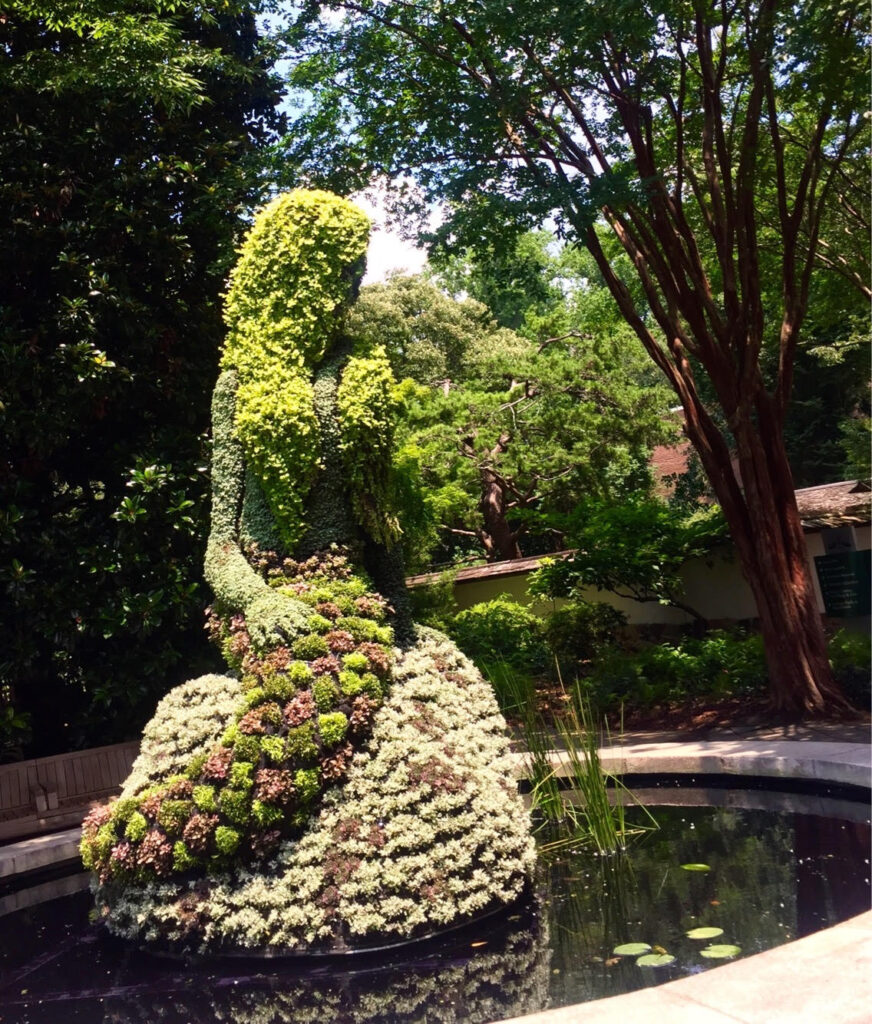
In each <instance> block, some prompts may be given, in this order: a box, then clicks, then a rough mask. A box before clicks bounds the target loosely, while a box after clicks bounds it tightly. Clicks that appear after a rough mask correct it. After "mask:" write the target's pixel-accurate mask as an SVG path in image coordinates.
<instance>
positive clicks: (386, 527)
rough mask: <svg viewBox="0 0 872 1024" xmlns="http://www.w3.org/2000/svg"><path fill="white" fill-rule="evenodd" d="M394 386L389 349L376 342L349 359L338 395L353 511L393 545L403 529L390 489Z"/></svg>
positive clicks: (367, 527) (379, 538) (378, 537)
mask: <svg viewBox="0 0 872 1024" xmlns="http://www.w3.org/2000/svg"><path fill="white" fill-rule="evenodd" d="M395 391H396V381H395V380H394V375H393V373H392V372H391V364H390V362H389V361H388V357H387V353H386V352H385V350H384V348H383V347H382V346H381V345H377V346H376V347H374V348H373V349H372V350H371V351H370V352H369V353H368V355H366V356H353V357H352V358H351V359H349V361H348V365H347V366H346V367H345V372H344V373H343V374H342V380H341V381H340V383H339V389H338V392H337V395H336V405H337V408H338V410H339V421H340V423H341V424H342V440H341V442H340V448H341V450H342V459H343V462H344V464H345V469H346V472H347V474H348V480H349V483H350V486H351V501H352V505H353V507H354V514H355V516H356V517H357V521H358V522H359V523H360V524H361V526H363V527H364V529H365V530H366V531H367V532H368V533H369V534H370V536H371V537H373V538H375V540H377V541H380V542H381V543H383V544H386V545H388V546H389V547H390V546H391V545H392V544H393V542H394V541H396V540H397V538H398V537H399V536H400V533H401V530H400V525H399V522H398V521H397V518H396V515H395V514H394V512H393V509H392V504H393V501H392V494H391V452H392V449H393V441H394V417H395V415H396V411H397V401H396V398H395Z"/></svg>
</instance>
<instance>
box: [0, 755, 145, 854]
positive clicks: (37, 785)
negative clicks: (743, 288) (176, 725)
mask: <svg viewBox="0 0 872 1024" xmlns="http://www.w3.org/2000/svg"><path fill="white" fill-rule="evenodd" d="M138 752H139V743H138V742H131V743H116V744H115V745H114V746H111V747H94V748H93V749H91V750H77V751H75V752H74V753H72V754H57V755H56V756H54V757H41V758H39V759H38V760H35V761H17V762H15V763H14V764H4V765H0V842H2V841H3V840H10V839H16V838H19V837H21V836H25V835H36V834H38V833H40V832H48V831H51V830H52V829H58V828H64V827H65V826H70V825H76V824H78V823H79V822H80V821H81V820H82V818H83V817H84V815H85V813H86V812H87V810H88V808H89V806H90V805H91V804H93V803H95V802H97V801H99V800H105V799H106V798H107V797H110V796H113V795H114V794H115V793H117V792H118V790H119V789H120V788H121V783H122V782H123V781H124V780H125V778H126V777H127V776H128V774H129V773H130V767H131V765H132V764H133V761H134V759H135V757H136V755H137V753H138Z"/></svg>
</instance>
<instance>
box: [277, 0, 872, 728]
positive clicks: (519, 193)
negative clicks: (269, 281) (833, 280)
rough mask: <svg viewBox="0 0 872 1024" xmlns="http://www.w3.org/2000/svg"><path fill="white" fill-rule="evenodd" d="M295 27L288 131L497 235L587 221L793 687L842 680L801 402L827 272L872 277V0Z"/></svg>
mask: <svg viewBox="0 0 872 1024" xmlns="http://www.w3.org/2000/svg"><path fill="white" fill-rule="evenodd" d="M318 12H323V14H319V13H318ZM299 32H300V39H301V40H302V42H303V45H304V48H305V51H306V52H305V57H304V58H303V59H302V60H301V61H300V62H299V63H298V65H297V67H296V69H295V71H294V73H293V76H292V82H293V84H294V85H296V86H297V87H302V88H306V89H309V90H312V91H313V92H314V94H315V99H314V101H313V102H312V103H311V104H310V105H309V106H308V108H307V109H306V111H305V112H304V114H303V116H302V117H301V118H299V119H298V121H297V124H296V129H295V132H294V134H293V135H292V137H291V142H290V147H289V148H290V151H291V152H292V153H294V154H295V156H296V157H298V158H299V159H300V160H302V161H304V162H308V165H309V167H310V168H311V169H312V172H313V173H315V174H319V173H320V174H328V175H329V174H330V172H331V166H333V165H335V164H336V163H337V162H341V163H342V164H344V166H345V168H346V170H344V171H343V174H344V176H345V178H346V180H348V178H349V172H348V170H347V167H348V166H349V165H351V166H353V167H354V168H355V170H356V171H357V172H358V173H359V174H360V176H361V177H367V176H369V175H371V174H372V173H374V172H378V173H381V174H385V175H387V176H389V177H390V176H401V175H404V176H406V177H408V176H409V174H413V175H414V178H415V180H416V182H417V183H418V184H419V186H420V188H421V190H422V194H423V196H424V197H425V198H429V199H440V200H442V201H444V202H447V203H448V204H449V212H450V215H449V217H448V219H447V221H446V223H445V224H444V225H443V227H442V229H440V236H441V238H442V239H443V241H446V242H448V243H453V244H457V243H465V244H469V245H472V244H480V242H481V241H487V242H489V243H492V244H493V245H495V246H499V245H500V244H501V239H504V238H506V237H507V234H508V232H507V225H512V226H514V227H515V228H518V227H519V226H523V227H529V226H535V225H539V224H542V223H544V222H545V221H546V219H550V222H551V223H552V224H553V225H554V226H555V229H556V231H557V233H558V234H559V235H560V236H562V237H564V238H567V239H569V240H571V241H574V242H577V243H579V244H582V245H584V246H585V247H587V249H588V250H589V251H590V253H591V255H592V256H593V258H594V260H595V261H596V265H597V267H598V269H599V271H600V273H601V274H602V277H603V280H604V281H605V283H606V286H607V287H608V289H609V291H610V292H611V294H612V296H613V298H614V300H615V301H616V303H617V305H618V307H619V309H620V311H621V315H622V316H623V318H624V319H625V320H626V322H627V323H628V324H629V325H630V326H631V327H632V329H633V331H634V332H635V334H636V335H637V337H638V338H639V340H640V341H641V342H642V344H643V345H644V347H645V349H646V351H647V352H648V355H649V356H650V358H651V359H652V360H653V361H654V363H655V364H656V365H657V366H658V367H659V369H660V370H661V372H662V373H663V374H664V375H665V377H666V379H667V380H668V381H669V383H670V385H671V386H672V388H673V389H674V391H675V393H676V395H677V396H678V398H679V400H680V402H681V405H682V407H683V410H684V416H685V429H686V431H687V434H688V436H689V438H690V440H691V441H692V443H693V445H694V447H695V448H696V451H697V453H698V455H699V457H700V459H701V461H702V464H703V466H704V468H705V471H706V474H707V476H708V478H709V480H710V483H711V486H712V488H713V490H714V492H715V493H716V495H717V497H718V500H719V502H720V504H721V506H722V508H723V509H724V513H725V516H726V519H727V522H728V523H729V526H730V531H731V534H732V537H733V540H734V543H735V544H736V548H737V552H738V555H739V558H740V561H741V563H742V567H743V571H744V573H745V576H746V578H747V580H748V582H749V584H750V586H751V588H752V590H753V592H754V595H755V598H756V601H757V607H758V611H759V614H760V620H761V627H762V630H763V634H764V637H765V641H766V651H767V659H768V663H769V669H770V677H771V678H772V680H773V699H774V702H775V704H776V705H777V706H778V707H779V708H780V709H781V710H783V711H785V712H789V713H796V714H802V713H814V712H820V711H822V710H823V709H824V707H825V706H827V705H829V706H830V707H831V708H833V707H837V706H839V705H840V703H841V696H840V694H839V693H838V690H837V688H836V687H835V684H834V682H833V679H832V674H831V672H830V670H829V666H828V663H827V659H826V649H825V640H824V635H823V631H822V628H821V623H820V619H819V615H818V613H817V608H816V604H815V597H814V592H813V588H812V585H811V581H810V579H809V576H808V570H807V567H806V550H805V539H804V536H803V533H802V529H801V524H800V521H799V515H798V512H797V509H796V502H795V498H794V494H793V492H794V485H793V481H792V478H791V473H790V467H789V463H788V460H787V455H786V451H785V445H784V435H783V425H784V418H785V415H786V411H787V408H788V405H789V399H790V395H791V389H792V384H793V377H794V365H795V358H796V351H797V346H798V343H799V337H800V330H801V328H802V326H803V323H804V321H805V319H806V316H807V313H808V305H809V301H810V297H811V291H810V286H811V281H812V278H813V276H814V274H815V272H816V271H817V270H818V269H819V268H821V267H827V268H829V269H831V270H836V269H838V270H840V272H842V273H843V274H844V276H845V277H846V279H849V280H851V281H852V283H853V284H854V285H855V286H857V287H861V288H862V287H863V282H862V280H860V279H859V278H858V276H857V275H856V274H855V273H854V270H855V265H853V264H852V262H851V260H850V258H849V257H848V255H847V254H846V255H844V256H843V253H844V252H845V245H844V243H843V240H842V237H841V235H842V233H843V230H844V229H845V227H846V226H848V227H849V233H850V237H851V238H852V239H857V238H861V237H862V235H863V231H862V222H863V220H864V218H865V219H867V220H868V217H867V216H866V214H865V212H864V204H866V200H865V198H862V195H861V194H862V193H863V191H864V186H863V184H862V183H863V181H864V180H866V179H867V178H868V172H867V171H866V168H867V167H868V154H869V138H868V128H867V123H866V120H865V118H864V111H865V110H866V106H867V103H866V99H867V78H866V57H865V49H866V44H867V43H868V36H869V33H868V27H867V24H866V21H865V13H864V9H863V8H862V7H861V6H860V5H859V4H858V3H854V2H848V3H844V2H842V0H838V2H837V0H825V2H822V3H819V4H815V5H814V6H813V7H807V8H803V10H802V12H801V16H798V11H797V8H796V6H795V5H794V4H791V3H786V2H784V0H738V2H736V3H734V4H729V5H724V4H713V3H699V2H696V0H693V2H691V0H652V2H643V3H638V2H635V0H633V2H619V3H617V4H616V3H614V2H612V0H609V2H605V0H592V2H589V3H585V4H567V5H563V6H561V7H559V8H555V7H554V5H553V4H550V3H543V2H541V0H511V2H509V3H504V2H501V3H496V2H493V0H484V2H476V3H474V4H473V3H470V2H469V0H447V2H445V3H441V4H439V5H438V6H437V5H432V4H423V5H416V4H408V3H405V2H398V0H381V2H376V3H371V4H370V3H367V4H361V3H358V2H356V0H336V2H334V3H331V4H327V5H322V6H321V7H319V8H318V10H317V11H316V10H315V9H314V8H307V9H306V12H305V14H304V18H303V21H302V22H301V25H300V27H299ZM337 121H339V122H341V123H342V125H343V127H345V128H346V129H347V130H348V133H349V135H348V143H347V144H346V143H344V142H343V136H342V132H341V131H338V130H337ZM599 225H604V226H607V228H608V230H609V233H610V237H612V238H613V239H614V240H615V243H616V245H617V246H618V247H619V248H620V249H621V250H622V251H623V252H624V254H625V256H626V258H627V263H628V265H629V268H631V269H630V274H628V275H625V273H624V268H625V266H627V263H623V264H622V263H616V262H615V261H613V260H612V259H611V258H610V252H609V247H608V245H606V244H605V243H604V236H603V234H602V231H601V229H600V226H599ZM851 244H852V245H853V244H854V243H853V242H852V243H851ZM835 264H838V267H836V266H835ZM764 352H765V353H768V355H767V356H766V357H765V358H764ZM702 382H705V385H706V387H707V388H709V389H710V392H711V401H708V400H706V395H705V393H704V392H705V388H704V387H703V383H702ZM734 453H735V455H736V459H737V462H738V469H739V475H737V474H736V472H735V469H734V463H733V454H734Z"/></svg>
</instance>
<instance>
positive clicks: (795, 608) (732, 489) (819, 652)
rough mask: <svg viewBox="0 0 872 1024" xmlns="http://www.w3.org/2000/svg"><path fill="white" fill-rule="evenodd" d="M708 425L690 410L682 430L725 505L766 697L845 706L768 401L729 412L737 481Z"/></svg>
mask: <svg viewBox="0 0 872 1024" xmlns="http://www.w3.org/2000/svg"><path fill="white" fill-rule="evenodd" d="M694 411H695V412H696V411H698V410H694ZM709 422H710V421H709ZM706 426H707V425H706V424H705V423H702V422H700V420H699V418H698V417H697V416H696V415H691V416H689V417H688V424H687V432H688V436H689V437H690V440H691V442H692V443H693V445H694V447H695V448H696V450H697V452H698V453H699V455H700V457H701V459H702V461H703V465H704V466H705V469H706V472H707V474H708V477H709V480H710V481H711V483H712V486H713V489H714V491H715V494H716V496H717V498H718V501H719V502H720V504H721V507H722V508H723V511H724V515H725V517H726V519H727V522H728V524H729V527H730V533H731V535H732V539H733V542H734V544H735V546H736V551H737V554H738V557H739V561H740V564H741V568H742V572H743V575H744V576H745V579H746V580H747V581H748V584H749V586H750V587H751V591H752V593H753V595H754V599H755V601H756V604H757V610H758V614H759V618H760V629H761V633H762V636H763V645H764V649H765V654H766V663H767V667H768V670H769V682H770V697H771V700H772V704H773V706H774V708H775V709H776V710H778V711H780V712H782V713H784V714H786V715H788V716H791V717H797V718H799V717H803V716H809V715H811V716H814V715H821V714H824V713H828V714H832V713H838V712H840V711H846V710H848V709H849V708H850V705H849V703H848V702H847V701H846V699H845V697H844V695H843V694H842V692H841V690H840V688H839V686H838V684H837V683H836V682H835V679H834V677H833V673H832V669H831V668H830V664H829V660H828V657H827V642H826V637H825V635H824V630H823V624H822V621H821V616H820V614H819V612H818V609H817V600H816V597H815V593H814V587H813V585H812V581H811V577H810V573H809V568H808V561H807V557H808V556H807V545H806V540H805V535H804V533H803V529H802V522H801V520H800V516H799V510H798V508H797V504H796V494H795V490H794V486H793V478H792V474H791V471H790V465H789V463H788V459H787V452H786V449H785V445H784V436H783V430H782V426H781V422H780V418H779V417H778V416H777V415H776V413H775V410H774V409H773V402H772V400H771V399H770V397H769V396H768V395H766V394H765V393H761V394H760V395H759V396H758V400H757V402H756V403H755V409H754V411H753V412H752V410H751V408H750V407H748V406H742V407H740V408H739V409H737V410H736V412H735V415H734V417H733V419H732V423H731V427H732V432H733V436H734V438H735V442H736V456H737V459H738V469H739V476H740V479H741V485H740V484H739V481H737V480H736V474H735V471H734V469H733V463H732V459H731V454H730V452H729V449H727V448H726V446H725V445H723V444H721V445H712V444H711V443H710V442H711V434H710V430H707V429H706Z"/></svg>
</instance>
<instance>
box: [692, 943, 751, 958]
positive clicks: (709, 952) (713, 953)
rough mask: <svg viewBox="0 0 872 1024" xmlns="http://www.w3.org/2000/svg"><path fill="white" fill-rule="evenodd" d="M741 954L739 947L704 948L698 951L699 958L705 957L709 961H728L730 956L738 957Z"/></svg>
mask: <svg viewBox="0 0 872 1024" xmlns="http://www.w3.org/2000/svg"><path fill="white" fill-rule="evenodd" d="M741 952H742V947H741V946H706V947H705V949H701V950H700V951H699V955H700V956H706V957H708V958H709V960H728V959H729V958H730V957H731V956H738V955H739V954H740V953H741Z"/></svg>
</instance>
